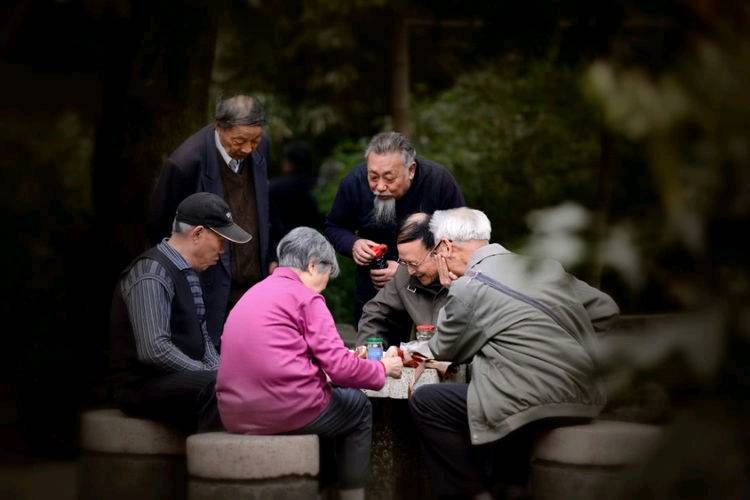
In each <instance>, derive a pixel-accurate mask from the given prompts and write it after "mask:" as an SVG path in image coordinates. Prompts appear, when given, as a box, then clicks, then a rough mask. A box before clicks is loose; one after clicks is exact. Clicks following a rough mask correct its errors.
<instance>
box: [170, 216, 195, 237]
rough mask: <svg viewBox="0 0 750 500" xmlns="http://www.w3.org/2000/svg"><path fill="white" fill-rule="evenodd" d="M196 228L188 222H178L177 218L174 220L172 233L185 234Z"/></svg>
mask: <svg viewBox="0 0 750 500" xmlns="http://www.w3.org/2000/svg"><path fill="white" fill-rule="evenodd" d="M194 227H195V226H193V225H191V224H188V223H187V222H182V221H178V220H177V217H175V218H174V219H173V220H172V232H173V233H175V234H185V233H189V232H190V231H192V230H193V228H194Z"/></svg>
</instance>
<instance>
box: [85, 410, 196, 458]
mask: <svg viewBox="0 0 750 500" xmlns="http://www.w3.org/2000/svg"><path fill="white" fill-rule="evenodd" d="M80 444H81V448H82V449H83V450H85V451H94V452H101V453H123V454H131V455H132V454H137V455H182V454H184V453H185V435H184V434H181V433H180V432H178V431H176V430H174V429H172V428H170V427H169V426H167V425H165V424H162V423H159V422H155V421H153V420H147V419H142V418H134V417H130V416H127V415H125V414H124V413H123V412H122V411H120V410H117V409H114V408H106V409H95V410H88V411H84V412H83V413H82V414H81V437H80Z"/></svg>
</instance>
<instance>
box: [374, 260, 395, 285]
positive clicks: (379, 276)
mask: <svg viewBox="0 0 750 500" xmlns="http://www.w3.org/2000/svg"><path fill="white" fill-rule="evenodd" d="M397 270H398V262H396V261H395V260H389V261H388V267H386V268H385V269H370V279H371V280H372V285H373V286H374V287H375V288H377V289H378V290H380V289H381V288H383V287H384V286H385V284H386V283H388V282H389V281H391V280H392V279H393V275H394V274H396V271H397Z"/></svg>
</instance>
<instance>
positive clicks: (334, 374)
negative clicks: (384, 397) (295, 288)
mask: <svg viewBox="0 0 750 500" xmlns="http://www.w3.org/2000/svg"><path fill="white" fill-rule="evenodd" d="M303 318H304V321H305V325H306V331H305V338H306V340H307V345H308V346H309V347H310V350H311V351H312V355H313V357H314V358H315V359H316V360H317V361H318V363H319V364H320V367H321V368H322V369H323V371H325V372H326V373H327V374H328V376H329V377H330V378H331V381H332V382H333V383H334V384H337V385H341V386H344V387H353V388H355V389H374V390H380V389H382V388H383V385H385V370H384V369H383V365H382V364H381V363H380V362H379V361H371V360H367V359H360V358H358V357H356V356H354V355H353V354H352V353H351V352H349V349H347V348H346V346H344V342H343V341H342V340H341V337H340V336H339V334H338V331H337V330H336V325H335V324H334V321H333V316H331V312H330V311H329V310H328V308H327V307H326V305H325V300H324V299H323V297H322V296H321V295H316V296H314V297H313V298H312V300H311V301H310V302H309V303H307V304H306V305H305V307H304V308H303Z"/></svg>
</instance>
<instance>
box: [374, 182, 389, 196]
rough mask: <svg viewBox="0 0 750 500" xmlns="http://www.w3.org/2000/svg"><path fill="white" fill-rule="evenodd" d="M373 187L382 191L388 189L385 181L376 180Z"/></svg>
mask: <svg viewBox="0 0 750 500" xmlns="http://www.w3.org/2000/svg"><path fill="white" fill-rule="evenodd" d="M375 189H377V190H378V192H380V193H383V192H385V191H386V190H387V189H388V185H387V184H386V183H385V182H380V181H378V184H377V185H376V186H375Z"/></svg>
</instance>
